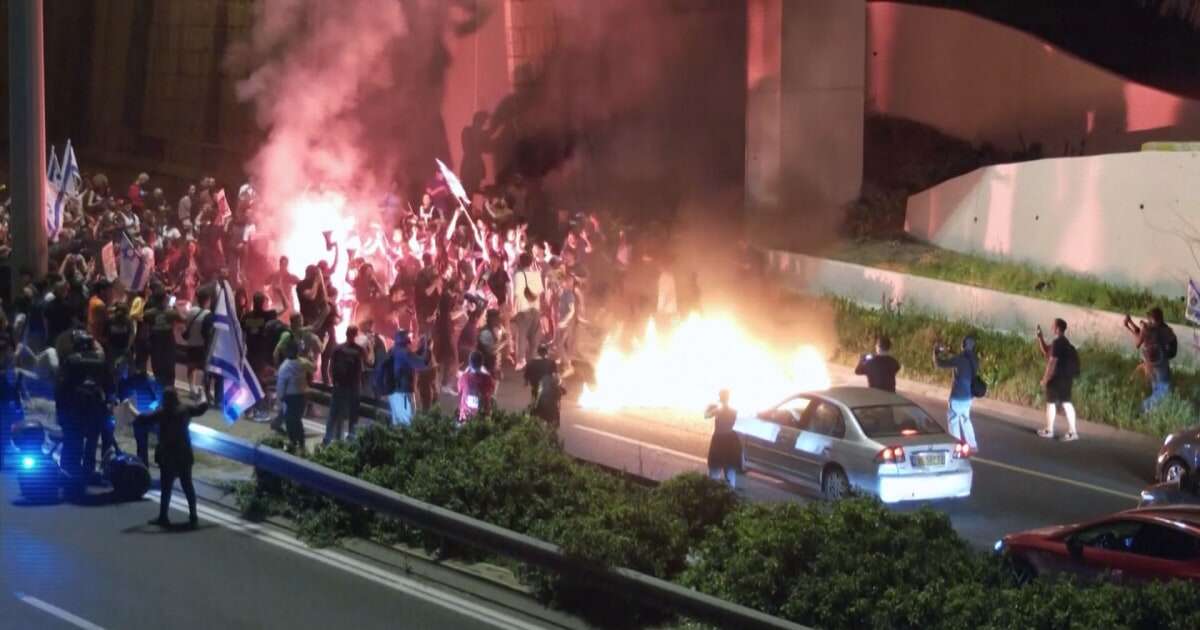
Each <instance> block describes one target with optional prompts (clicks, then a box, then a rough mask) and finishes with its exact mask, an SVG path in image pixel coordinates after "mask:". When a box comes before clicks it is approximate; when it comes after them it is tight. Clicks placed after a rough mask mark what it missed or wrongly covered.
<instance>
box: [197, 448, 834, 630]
mask: <svg viewBox="0 0 1200 630" xmlns="http://www.w3.org/2000/svg"><path fill="white" fill-rule="evenodd" d="M191 436H192V446H193V447H195V448H198V449H201V450H203V451H205V452H208V453H211V454H214V455H218V456H220V457H224V458H226V459H231V460H233V461H236V462H240V463H243V464H247V465H250V466H253V467H255V468H256V469H259V470H263V471H266V472H268V473H271V474H273V475H275V476H278V477H281V478H284V479H287V480H288V481H291V482H293V483H297V484H300V485H302V486H305V487H307V488H309V489H311V490H315V491H317V492H321V493H323V494H327V495H329V496H331V497H333V498H335V499H338V500H339V501H345V502H347V503H352V504H354V505H357V506H359V507H363V508H366V509H369V510H373V511H375V512H378V513H381V514H387V515H388V516H392V517H395V518H398V519H400V520H403V521H405V522H406V523H408V524H410V525H412V526H414V527H418V528H421V529H425V530H430V531H434V532H437V533H438V534H441V535H443V536H445V537H447V538H450V539H453V540H455V541H458V542H460V543H463V544H466V545H470V546H472V547H476V548H479V549H484V550H486V551H490V552H492V553H496V554H499V555H502V556H507V557H509V558H513V559H515V560H519V561H521V562H525V563H528V564H532V565H535V566H538V567H541V568H544V569H549V570H552V571H555V572H558V573H562V574H566V575H572V576H576V577H580V578H585V579H587V580H589V581H590V582H591V583H594V584H596V585H597V586H599V587H601V588H605V589H607V590H610V591H615V592H622V593H628V594H630V595H633V596H634V597H635V598H637V599H638V600H639V601H641V602H643V603H644V604H647V605H650V606H653V607H657V608H661V609H666V610H671V611H674V612H678V613H682V614H685V615H688V616H691V617H694V618H696V619H699V620H702V621H707V622H709V623H715V624H718V625H720V626H722V627H732V628H748V629H759V628H761V629H763V630H810V629H808V628H807V627H805V626H801V625H799V624H795V623H792V622H790V621H787V620H784V619H779V618H778V617H772V616H770V615H767V614H765V613H762V612H759V611H757V610H753V609H751V608H747V607H745V606H740V605H738V604H734V603H730V602H727V601H725V600H722V599H718V598H716V597H713V596H711V595H705V594H704V593H700V592H698V591H695V590H692V589H689V588H684V587H682V586H680V585H678V584H674V583H672V582H668V581H666V580H661V579H659V578H656V577H653V576H649V575H645V574H643V573H639V572H637V571H632V570H630V569H623V568H611V569H610V568H606V567H602V566H598V565H594V564H590V563H586V562H582V561H580V560H578V559H576V558H571V557H569V556H567V555H566V554H565V553H563V551H562V549H560V548H559V547H558V546H557V545H553V544H550V543H548V542H545V541H543V540H538V539H536V538H532V537H530V536H526V535H524V534H519V533H517V532H514V531H511V530H507V529H504V528H502V527H496V526H495V525H492V524H490V523H486V522H484V521H480V520H478V519H474V518H471V517H469V516H464V515H462V514H458V513H457V512H452V511H450V510H447V509H445V508H440V507H438V506H436V505H431V504H429V503H425V502H423V501H418V500H416V499H413V498H411V497H407V496H404V495H402V494H399V493H396V492H393V491H391V490H388V489H386V488H380V487H379V486H374V485H371V484H369V483H366V482H364V481H362V480H361V479H357V478H355V477H351V476H350V475H346V474H343V473H339V472H337V471H334V470H329V469H328V468H325V467H323V466H318V465H317V464H314V463H312V462H310V461H307V460H305V459H302V458H299V457H295V456H293V455H289V454H287V453H284V452H282V451H280V450H277V449H273V448H270V447H267V446H263V445H261V444H255V443H253V442H250V441H248V440H243V439H241V438H237V437H234V436H231V435H228V434H226V433H222V432H220V431H217V430H215V429H211V428H209V427H205V426H202V425H195V424H193V425H192V426H191Z"/></svg>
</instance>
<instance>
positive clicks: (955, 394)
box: [933, 335, 979, 451]
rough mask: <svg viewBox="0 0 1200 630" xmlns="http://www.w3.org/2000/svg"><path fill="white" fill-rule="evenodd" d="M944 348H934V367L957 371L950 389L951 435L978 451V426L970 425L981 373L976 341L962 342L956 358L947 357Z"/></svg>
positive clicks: (966, 338) (968, 336)
mask: <svg viewBox="0 0 1200 630" xmlns="http://www.w3.org/2000/svg"><path fill="white" fill-rule="evenodd" d="M945 354H946V348H945V346H941V345H938V346H935V347H934V349H933V364H934V366H936V367H939V368H943V369H952V370H954V381H953V384H952V385H951V387H950V401H949V404H948V407H949V410H948V411H947V420H948V424H949V425H950V426H949V431H950V435H952V436H954V437H955V438H957V439H958V440H959V441H960V442H963V443H965V444H967V445H968V446H970V447H971V450H972V451H977V450H979V445H978V443H977V442H976V441H975V425H973V424H971V401H972V400H974V398H975V396H974V392H973V391H972V390H973V387H972V385H973V383H974V381H975V375H976V374H978V373H979V359H978V357H976V356H975V338H974V337H972V336H970V335H967V336H966V337H963V340H962V352H961V353H959V354H956V355H954V356H945Z"/></svg>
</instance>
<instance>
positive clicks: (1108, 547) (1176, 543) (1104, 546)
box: [996, 505, 1200, 582]
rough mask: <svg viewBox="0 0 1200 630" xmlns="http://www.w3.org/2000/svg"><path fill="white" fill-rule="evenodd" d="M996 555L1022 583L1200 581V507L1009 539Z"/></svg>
mask: <svg viewBox="0 0 1200 630" xmlns="http://www.w3.org/2000/svg"><path fill="white" fill-rule="evenodd" d="M996 551H997V552H998V553H1000V554H1003V555H1005V556H1006V557H1008V558H1009V559H1011V561H1012V563H1013V567H1014V568H1015V570H1016V571H1017V574H1018V575H1019V576H1020V577H1021V578H1022V579H1023V580H1028V579H1032V578H1034V577H1036V576H1039V575H1053V574H1070V575H1075V576H1079V577H1081V578H1084V579H1093V578H1106V579H1111V580H1115V581H1133V582H1137V581H1146V580H1171V579H1182V580H1195V581H1200V506H1194V505H1187V506H1184V505H1179V506H1165V507H1150V508H1140V509H1136V510H1127V511H1125V512H1118V513H1116V514H1112V515H1110V516H1106V517H1104V518H1101V519H1098V520H1095V521H1091V522H1088V523H1083V524H1080V525H1060V526H1056V527H1044V528H1042V529H1033V530H1029V531H1027V532H1021V533H1018V534H1009V535H1008V536H1005V537H1004V539H1003V540H1000V541H997V542H996Z"/></svg>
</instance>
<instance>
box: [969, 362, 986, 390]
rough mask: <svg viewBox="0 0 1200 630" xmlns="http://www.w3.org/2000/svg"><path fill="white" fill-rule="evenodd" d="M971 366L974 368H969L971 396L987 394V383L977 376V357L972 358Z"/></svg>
mask: <svg viewBox="0 0 1200 630" xmlns="http://www.w3.org/2000/svg"><path fill="white" fill-rule="evenodd" d="M971 367H972V368H974V369H972V370H971V372H972V374H971V397H973V398H983V397H984V396H987V391H988V384H987V381H985V380H983V377H981V376H979V359H976V358H972V363H971Z"/></svg>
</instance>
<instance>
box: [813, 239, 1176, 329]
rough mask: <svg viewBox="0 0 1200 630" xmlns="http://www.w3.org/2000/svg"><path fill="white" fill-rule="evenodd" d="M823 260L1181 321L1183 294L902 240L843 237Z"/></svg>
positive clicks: (1117, 311)
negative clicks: (1154, 312) (1155, 311)
mask: <svg viewBox="0 0 1200 630" xmlns="http://www.w3.org/2000/svg"><path fill="white" fill-rule="evenodd" d="M825 255H826V256H827V257H828V258H832V259H834V260H841V261H844V262H849V263H855V264H858V265H864V266H867V267H876V268H879V269H888V270H891V271H897V272H900V273H907V274H912V275H914V276H922V277H926V278H934V279H937V280H945V281H947V282H955V283H958V284H967V285H971V286H976V287H981V288H984V289H992V290H995V291H1003V292H1005V293H1014V294H1017V295H1025V296H1029V297H1034V298H1040V299H1043V300H1051V301H1054V302H1062V303H1064V304H1074V305H1076V306H1085V307H1088V308H1095V309H1100V310H1104V311H1111V312H1114V313H1130V314H1132V315H1134V316H1135V317H1137V316H1139V315H1142V314H1144V313H1145V312H1146V311H1147V310H1148V309H1150V308H1151V307H1154V306H1160V307H1162V309H1163V314H1164V315H1165V316H1166V319H1167V321H1170V322H1175V323H1180V322H1183V321H1184V300H1183V296H1182V294H1181V295H1176V296H1161V295H1155V294H1153V293H1151V292H1150V291H1149V290H1147V289H1144V288H1137V287H1123V286H1118V285H1114V284H1111V283H1109V282H1105V281H1103V280H1099V279H1097V278H1093V277H1090V276H1087V275H1083V274H1076V273H1070V272H1067V271H1062V270H1058V269H1054V270H1051V269H1043V268H1039V267H1036V266H1033V265H1029V264H1024V263H1018V262H1005V261H997V260H990V259H987V258H984V257H982V256H975V255H972V254H961V253H959V252H954V251H950V250H947V249H942V248H940V247H935V246H933V245H927V244H924V243H917V242H915V241H908V240H886V241H882V240H862V241H846V242H844V243H842V244H841V245H840V246H839V247H838V248H836V249H834V250H832V251H830V252H828V253H826V254H825Z"/></svg>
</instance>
